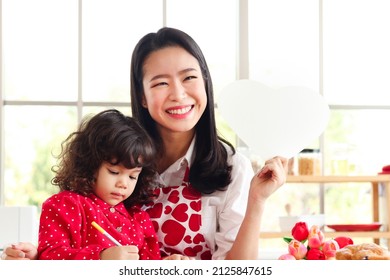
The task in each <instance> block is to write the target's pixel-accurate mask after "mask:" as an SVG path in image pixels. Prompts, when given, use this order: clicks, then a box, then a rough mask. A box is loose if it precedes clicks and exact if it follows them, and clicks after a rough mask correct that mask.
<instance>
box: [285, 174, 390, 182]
mask: <svg viewBox="0 0 390 280" xmlns="http://www.w3.org/2000/svg"><path fill="white" fill-rule="evenodd" d="M343 182H344V183H358V182H361V183H364V182H368V183H372V182H375V183H379V182H390V175H376V176H287V183H343Z"/></svg>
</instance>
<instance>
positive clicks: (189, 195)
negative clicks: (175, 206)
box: [183, 187, 201, 200]
mask: <svg viewBox="0 0 390 280" xmlns="http://www.w3.org/2000/svg"><path fill="white" fill-rule="evenodd" d="M183 196H184V198H186V199H188V200H196V199H199V198H200V197H201V195H200V192H198V191H197V190H196V189H194V188H193V187H186V188H183Z"/></svg>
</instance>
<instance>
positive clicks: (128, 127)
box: [52, 109, 158, 207]
mask: <svg viewBox="0 0 390 280" xmlns="http://www.w3.org/2000/svg"><path fill="white" fill-rule="evenodd" d="M155 154H156V152H155V147H154V145H153V141H152V139H151V138H150V137H149V135H148V133H147V132H146V131H145V130H144V129H143V128H142V127H141V125H140V124H139V123H138V122H137V121H136V120H135V119H133V118H131V117H128V116H125V115H123V114H122V113H121V112H119V111H118V110H115V109H110V110H105V111H102V112H100V113H99V114H97V115H95V116H93V117H87V118H85V119H84V120H83V121H82V123H81V124H80V126H79V129H78V130H77V131H75V132H73V133H71V134H70V135H69V136H68V137H67V138H66V139H65V141H63V142H62V144H61V152H60V154H59V155H58V157H57V159H58V160H59V162H58V164H57V165H54V166H53V167H52V171H53V172H54V173H55V174H56V175H55V177H54V178H53V179H52V184H53V185H57V186H59V188H60V190H61V191H63V190H68V191H73V192H76V193H79V194H82V195H89V194H91V193H92V186H93V183H94V182H95V174H96V172H97V170H98V169H99V167H100V165H101V164H102V163H103V162H109V163H111V164H113V165H117V164H122V165H123V166H125V167H126V168H129V169H131V168H135V167H142V171H141V174H140V176H139V178H138V181H137V184H136V186H135V189H134V192H133V193H132V195H131V196H130V197H129V198H128V199H126V200H125V201H124V203H125V205H126V206H128V207H130V206H132V205H135V204H141V203H146V202H148V201H149V198H150V197H151V194H152V190H153V189H154V188H155V187H157V186H158V184H157V181H156V180H155V176H156V174H157V173H156V168H155Z"/></svg>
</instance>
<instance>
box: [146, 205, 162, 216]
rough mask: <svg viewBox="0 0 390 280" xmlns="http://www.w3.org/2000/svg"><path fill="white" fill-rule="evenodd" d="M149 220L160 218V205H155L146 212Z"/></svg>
mask: <svg viewBox="0 0 390 280" xmlns="http://www.w3.org/2000/svg"><path fill="white" fill-rule="evenodd" d="M146 211H147V212H148V214H149V216H150V218H152V219H153V218H160V217H161V214H162V203H156V204H155V205H154V206H153V207H151V208H149V209H147V210H146Z"/></svg>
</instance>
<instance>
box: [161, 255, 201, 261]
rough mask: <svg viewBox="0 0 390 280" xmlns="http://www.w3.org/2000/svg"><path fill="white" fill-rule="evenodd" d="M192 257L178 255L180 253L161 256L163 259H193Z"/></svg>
mask: <svg viewBox="0 0 390 280" xmlns="http://www.w3.org/2000/svg"><path fill="white" fill-rule="evenodd" d="M193 259H194V258H190V257H187V256H184V255H180V254H172V255H170V256H167V257H165V258H163V260H179V261H181V260H193Z"/></svg>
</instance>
